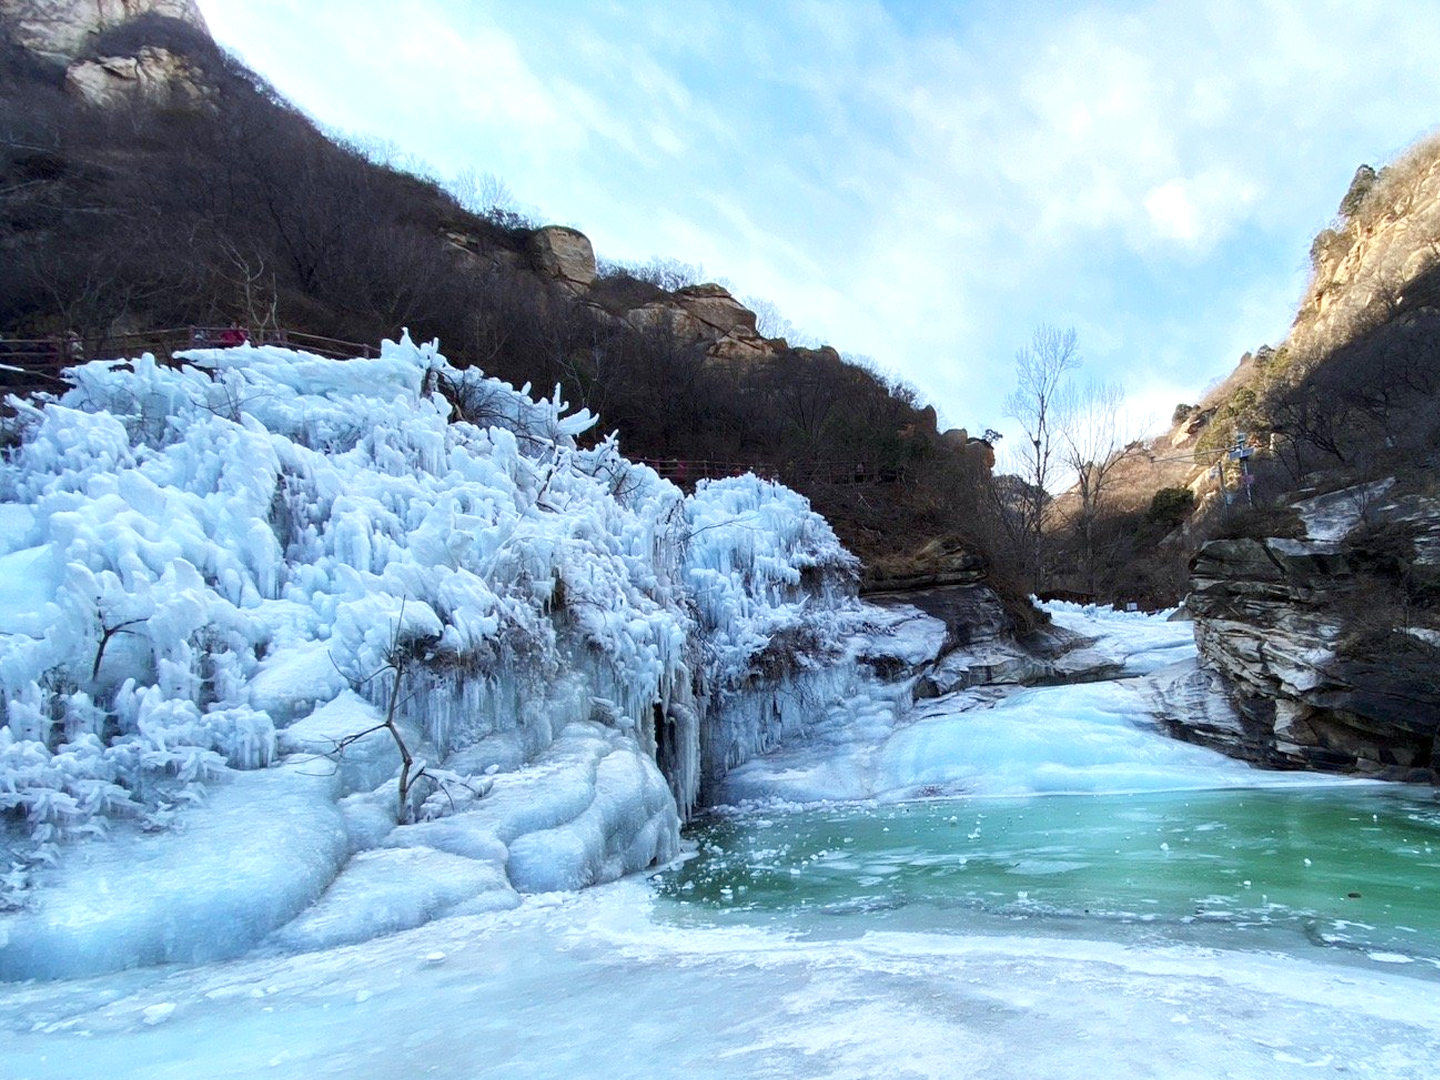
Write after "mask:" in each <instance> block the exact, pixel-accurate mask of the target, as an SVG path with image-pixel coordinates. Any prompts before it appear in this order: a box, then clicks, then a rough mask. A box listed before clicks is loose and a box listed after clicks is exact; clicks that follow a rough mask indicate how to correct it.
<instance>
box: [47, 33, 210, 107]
mask: <svg viewBox="0 0 1440 1080" xmlns="http://www.w3.org/2000/svg"><path fill="white" fill-rule="evenodd" d="M65 86H66V89H68V90H69V91H70V92H71V93H72V94H74V95H76V96H77V97H79V98H81V99H82V100H84V101H86V102H87V103H89V104H91V105H96V106H100V107H107V106H111V105H118V104H120V103H121V102H123V101H126V100H129V99H131V98H133V97H135V96H139V97H141V98H144V99H145V100H146V101H149V102H152V103H154V104H157V105H184V104H193V103H195V102H198V101H200V100H201V99H202V98H204V96H205V94H204V91H203V90H202V89H201V85H200V82H199V80H198V79H197V78H196V77H195V72H194V70H193V69H192V68H191V66H190V64H189V63H188V62H187V61H186V60H185V59H184V57H181V56H177V55H176V54H175V53H173V52H171V51H170V50H169V49H159V48H155V47H153V46H150V45H146V46H145V47H144V48H142V49H141V50H140V51H139V52H138V53H136V54H135V55H134V56H102V57H100V58H99V59H97V60H76V61H75V62H74V63H72V64H71V65H70V66H69V67H68V68H66V69H65Z"/></svg>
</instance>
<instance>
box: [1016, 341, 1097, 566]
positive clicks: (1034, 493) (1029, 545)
mask: <svg viewBox="0 0 1440 1080" xmlns="http://www.w3.org/2000/svg"><path fill="white" fill-rule="evenodd" d="M1079 366H1080V356H1079V352H1078V350H1077V348H1076V344H1075V329H1074V327H1069V328H1067V329H1064V330H1061V329H1059V328H1058V327H1054V326H1047V325H1041V326H1038V327H1036V329H1035V336H1034V337H1033V338H1032V339H1031V341H1030V344H1028V345H1026V346H1025V347H1024V348H1022V349H1020V350H1019V351H1018V352H1017V353H1016V354H1015V376H1016V386H1015V389H1014V390H1013V391H1012V392H1011V393H1010V396H1009V397H1007V398H1006V399H1005V415H1006V416H1009V417H1010V418H1012V419H1014V420H1016V421H1018V422H1019V424H1020V426H1021V428H1022V429H1023V431H1024V433H1025V439H1024V440H1023V441H1021V442H1020V448H1019V456H1020V470H1021V473H1020V478H1021V479H1022V480H1023V481H1024V487H1023V489H1022V495H1021V497H1020V498H1018V499H1016V500H1015V501H1014V503H1013V507H1014V512H1015V513H1017V514H1018V515H1019V521H1018V522H1017V524H1018V528H1017V530H1016V531H1017V532H1018V533H1019V535H1020V537H1021V542H1022V544H1023V546H1024V548H1025V552H1024V554H1025V559H1024V566H1025V572H1026V576H1027V577H1028V579H1029V581H1028V583H1029V585H1030V587H1031V588H1032V589H1037V590H1038V589H1040V588H1042V587H1043V586H1044V578H1045V507H1046V504H1047V503H1048V502H1049V500H1050V496H1049V492H1048V490H1047V488H1048V485H1050V484H1052V483H1054V481H1055V473H1056V469H1057V465H1058V464H1059V461H1060V455H1059V449H1060V445H1061V441H1062V440H1061V439H1060V437H1059V436H1060V433H1059V431H1058V425H1059V421H1060V419H1061V418H1060V415H1059V413H1060V411H1061V410H1060V406H1061V403H1062V398H1063V394H1064V386H1065V376H1066V375H1067V374H1068V373H1069V372H1071V371H1073V370H1074V369H1075V368H1077V367H1079Z"/></svg>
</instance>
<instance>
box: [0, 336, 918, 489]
mask: <svg viewBox="0 0 1440 1080" xmlns="http://www.w3.org/2000/svg"><path fill="white" fill-rule="evenodd" d="M241 343H249V344H252V345H284V346H287V347H289V348H295V349H300V350H303V351H304V352H309V353H314V354H315V355H317V356H325V357H329V358H331V359H334V360H347V359H350V358H351V357H356V356H365V357H371V356H378V355H379V354H380V351H379V350H378V349H377V348H376V347H375V346H374V345H365V344H362V343H361V342H358V341H344V340H342V339H340V338H331V337H324V336H322V335H320V334H307V333H305V332H303V331H299V330H283V329H273V330H251V329H249V328H244V327H236V326H180V327H173V328H171V329H168V330H150V331H146V332H143V333H138V334H110V335H106V336H103V337H91V338H82V337H80V336H79V335H76V334H66V335H55V336H52V337H43V338H17V337H12V336H9V335H0V390H8V391H11V392H14V393H21V394H24V393H27V392H34V391H38V390H61V389H64V388H65V386H66V385H67V383H66V380H65V378H64V370H65V369H66V368H67V367H71V366H72V365H75V364H80V363H83V362H84V361H85V360H86V359H87V358H101V359H107V360H110V359H117V360H118V359H126V358H129V357H134V356H139V355H141V354H142V353H147V352H148V353H153V354H154V355H155V357H156V359H158V360H161V361H165V362H169V361H171V360H173V358H174V355H175V354H176V353H177V352H183V351H184V350H186V349H209V348H225V347H227V346H233V345H239V344H241ZM636 460H638V461H640V462H642V463H643V464H646V465H649V466H650V467H651V468H652V469H654V470H655V471H656V472H658V473H659V474H660V475H661V476H663V477H665V479H667V480H671V481H673V482H675V483H677V484H679V485H681V486H682V487H690V486H693V485H694V484H695V483H696V482H697V481H699V480H717V479H720V478H722V477H726V476H739V475H741V474H742V473H747V472H753V473H755V474H756V475H757V476H762V477H764V478H765V479H767V480H780V481H783V482H784V483H787V484H792V485H798V486H801V487H803V486H806V485H810V484H836V485H844V484H899V483H904V482H905V481H906V480H907V479H908V476H907V473H906V470H905V468H904V466H900V465H891V464H888V463H886V462H878V461H786V462H784V463H783V464H781V463H775V462H768V461H720V460H715V459H709V458H698V459H697V458H673V457H672V458H638V459H636Z"/></svg>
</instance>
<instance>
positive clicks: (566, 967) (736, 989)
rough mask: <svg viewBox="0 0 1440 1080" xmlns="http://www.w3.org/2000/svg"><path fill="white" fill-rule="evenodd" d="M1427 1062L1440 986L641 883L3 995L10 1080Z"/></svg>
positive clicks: (535, 1078) (1251, 1071) (1145, 1071)
mask: <svg viewBox="0 0 1440 1080" xmlns="http://www.w3.org/2000/svg"><path fill="white" fill-rule="evenodd" d="M831 922H832V924H833V923H834V920H831ZM1437 1053H1440V995H1436V994H1435V993H1434V983H1433V982H1426V981H1422V980H1418V979H1414V978H1411V977H1408V976H1407V975H1406V974H1404V973H1401V972H1396V973H1393V974H1392V973H1390V972H1387V971H1383V970H1374V969H1370V970H1362V969H1357V968H1355V967H1345V966H1332V965H1327V964H1323V963H1314V962H1309V961H1305V960H1300V959H1295V958H1289V957H1285V956H1282V955H1266V954H1255V953H1238V952H1232V951H1226V950H1223V949H1218V948H1214V947H1208V946H1204V945H1188V946H1155V947H1140V946H1134V945H1122V944H1115V943H1107V942H1098V941H1086V940H1079V939H1061V938H1054V937H1050V938H1033V937H1022V936H1018V935H1006V934H1000V935H995V934H989V935H974V934H966V933H962V932H956V933H924V932H919V933H906V932H890V931H883V932H870V933H865V934H862V935H860V936H858V937H857V936H853V931H850V930H848V928H837V927H835V926H833V925H832V927H831V928H830V929H829V930H828V931H826V930H824V929H817V930H813V931H812V932H810V933H806V934H804V935H801V936H792V935H791V934H790V933H785V932H779V931H774V930H766V929H759V928H749V927H737V928H717V927H714V926H703V925H692V924H680V923H676V922H673V921H671V920H670V919H669V918H667V917H666V913H665V911H664V910H663V908H662V906H661V905H660V903H659V902H658V901H655V900H654V899H653V898H652V894H651V893H650V892H649V890H648V888H647V886H646V885H645V884H644V883H643V882H639V881H625V882H620V883H616V884H614V885H608V886H600V887H597V888H596V889H591V890H587V891H586V892H584V893H580V894H571V895H568V896H564V897H555V898H547V897H540V898H533V899H531V900H530V901H527V903H526V904H525V905H524V906H522V907H521V908H519V909H517V910H515V911H512V912H507V913H503V914H500V915H492V916H479V917H470V918H456V919H447V920H444V921H442V922H437V923H434V924H431V925H430V926H427V927H423V928H421V929H418V930H414V931H409V932H406V933H403V934H399V935H394V936H391V937H388V938H384V939H381V940H378V941H372V942H368V943H365V944H363V945H359V946H353V947H347V948H340V949H333V950H329V951H326V952H323V953H308V954H303V955H300V956H293V957H288V958H283V959H245V960H236V961H230V962H228V963H224V964H218V965H212V966H207V967H202V968H192V969H184V970H179V971H156V970H150V971H142V972H132V973H128V974H124V975H112V976H107V977H105V978H103V979H95V980H87V981H82V982H76V983H67V984H44V983H42V984H34V985H31V986H22V987H13V988H11V989H10V990H8V991H7V992H5V993H4V994H0V1073H3V1074H4V1075H5V1076H7V1077H13V1078H15V1080H59V1078H66V1080H70V1078H73V1077H77V1076H95V1075H104V1076H106V1077H108V1078H111V1080H130V1078H145V1080H157V1078H176V1080H179V1078H188V1077H193V1076H201V1075H203V1076H205V1077H207V1078H213V1080H223V1078H227V1077H235V1078H240V1077H259V1076H267V1077H277V1078H287V1077H294V1078H305V1080H309V1078H312V1077H317V1076H343V1077H347V1078H355V1080H366V1078H374V1080H392V1078H397V1077H411V1076H427V1075H436V1076H466V1077H525V1078H527V1080H546V1078H549V1077H555V1078H563V1080H570V1078H574V1077H605V1078H607V1080H610V1078H614V1080H621V1078H631V1077H633V1078H636V1080H641V1078H643V1080H655V1078H667V1077H675V1078H682V1077H683V1078H689V1080H696V1078H706V1077H715V1078H725V1080H729V1078H731V1077H736V1076H765V1077H785V1078H809V1077H813V1078H822V1077H823V1078H830V1080H837V1078H857V1080H858V1078H870V1077H886V1078H894V1080H922V1078H923V1080H958V1078H965V1077H977V1078H986V1080H1005V1078H1013V1080H1046V1078H1054V1080H1072V1078H1074V1080H1078V1078H1081V1077H1085V1078H1090V1077H1097V1076H1104V1077H1107V1078H1114V1080H1128V1078H1132V1077H1161V1078H1165V1080H1172V1078H1173V1080H1179V1078H1193V1080H1213V1078H1215V1077H1232V1078H1246V1080H1274V1078H1299V1077H1312V1076H1315V1075H1335V1074H1341V1075H1360V1076H1367V1077H1373V1078H1404V1080H1421V1078H1426V1077H1429V1076H1431V1075H1433V1062H1434V1060H1435V1058H1436V1054H1437Z"/></svg>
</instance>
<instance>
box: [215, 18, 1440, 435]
mask: <svg viewBox="0 0 1440 1080" xmlns="http://www.w3.org/2000/svg"><path fill="white" fill-rule="evenodd" d="M199 2H200V7H201V8H202V10H203V11H204V13H205V15H206V17H207V19H208V20H209V22H210V27H211V30H212V32H213V33H214V34H215V36H216V38H217V39H218V40H219V41H220V42H221V43H222V44H224V45H226V46H228V47H230V48H231V49H233V50H234V51H236V52H237V53H238V54H239V55H240V56H241V57H242V58H244V59H245V60H246V61H247V62H248V63H249V64H250V65H251V66H252V67H254V68H256V69H257V70H259V71H260V72H261V73H262V74H263V75H265V76H266V77H267V78H268V79H270V80H271V81H272V82H273V83H274V84H275V85H276V86H277V87H278V88H279V89H280V90H281V92H283V93H284V94H286V95H287V96H288V97H290V98H291V99H292V100H294V101H295V102H296V103H298V104H299V105H300V106H301V107H302V108H304V109H306V110H307V111H308V112H309V113H310V114H311V115H313V116H314V117H316V118H317V119H318V120H319V121H321V122H322V123H324V124H327V125H330V126H333V127H336V128H339V129H341V130H343V131H346V132H351V133H354V134H358V135H365V136H370V137H374V138H378V139H382V140H391V141H393V142H394V143H396V144H398V145H399V146H400V147H402V148H403V149H404V150H406V151H408V152H410V153H413V154H414V155H416V157H418V158H420V159H423V160H424V161H426V162H428V163H429V164H430V165H431V166H432V167H433V168H434V170H435V171H436V172H437V173H438V174H440V175H441V176H451V175H454V174H456V173H459V172H461V171H462V170H465V169H474V170H476V171H478V172H492V173H494V174H495V175H497V176H499V177H500V178H501V179H503V180H504V181H505V182H506V184H508V185H509V187H510V188H511V189H512V190H513V191H514V193H515V194H516V196H517V197H518V199H519V200H520V202H522V203H523V204H526V205H528V206H530V207H533V208H534V209H535V210H537V211H538V213H539V216H541V217H542V218H544V219H545V220H547V221H554V222H560V223H564V224H570V225H574V226H576V227H578V228H580V229H582V230H584V231H585V232H586V233H587V234H588V235H589V236H590V237H591V239H592V240H593V241H594V243H595V247H596V250H597V251H598V253H599V254H600V255H601V256H602V257H608V258H612V259H621V260H644V259H647V258H649V257H650V256H652V255H664V256H674V257H676V258H679V259H681V260H683V261H685V262H689V263H699V264H702V265H703V267H704V269H705V271H706V275H707V276H709V277H724V278H726V279H728V280H729V282H731V283H732V284H733V286H734V288H735V290H736V292H737V293H739V294H741V295H745V296H759V297H765V298H768V299H769V300H771V301H773V302H774V303H775V304H777V305H778V306H779V307H780V309H781V310H782V311H783V312H784V314H785V315H786V316H787V317H788V318H790V319H791V320H792V321H793V322H794V323H795V324H796V325H797V326H798V327H801V328H803V329H804V330H805V331H807V332H808V333H809V334H811V335H812V336H814V337H816V338H819V339H822V340H825V341H828V342H830V343H832V344H834V345H835V346H836V347H837V348H839V349H840V350H841V351H842V352H846V353H858V354H864V355H868V356H870V357H872V358H873V359H874V360H875V361H876V362H877V363H878V364H879V365H880V366H881V367H882V368H884V369H887V370H890V371H893V372H896V373H898V374H900V375H901V376H903V377H904V378H906V379H908V380H909V381H910V382H912V383H913V384H915V386H916V387H917V388H918V389H919V390H920V392H921V394H922V395H923V396H924V397H925V398H926V399H927V400H928V401H930V402H932V403H934V404H935V405H936V406H937V407H938V408H939V410H940V412H941V416H942V420H943V421H944V422H945V423H947V424H948V425H953V426H967V427H969V428H970V429H971V430H972V431H973V430H978V429H980V428H983V427H986V426H994V427H997V428H999V429H1000V430H1001V431H1006V430H1007V429H1008V428H1010V427H1011V426H1012V425H1011V424H1010V423H1009V422H1007V421H1006V420H1005V419H1004V417H1003V416H1002V412H1003V408H1002V401H1003V399H1004V396H1005V394H1006V393H1007V392H1008V391H1009V389H1010V387H1011V384H1012V381H1013V369H1014V353H1015V350H1016V349H1017V348H1019V347H1020V346H1021V345H1023V344H1024V343H1025V342H1026V341H1027V340H1028V339H1029V337H1030V334H1031V333H1032V331H1033V329H1034V327H1035V326H1036V325H1037V324H1039V323H1042V322H1048V323H1052V324H1056V325H1060V326H1074V327H1075V328H1076V329H1077V331H1078V333H1079V340H1080V346H1081V352H1082V355H1083V356H1084V358H1085V366H1084V369H1083V370H1084V373H1085V374H1089V375H1093V376H1096V377H1102V378H1108V379H1116V380H1120V381H1122V382H1123V383H1124V385H1125V386H1126V388H1127V390H1128V392H1129V395H1130V398H1131V401H1132V409H1133V410H1134V411H1135V412H1137V413H1140V414H1148V415H1152V416H1154V417H1156V418H1157V419H1168V416H1169V413H1170V409H1171V407H1172V406H1173V405H1174V404H1175V403H1177V402H1179V401H1181V400H1194V399H1196V398H1197V397H1198V396H1199V395H1200V394H1201V393H1202V392H1203V390H1204V388H1205V387H1206V385H1207V383H1209V382H1211V381H1213V380H1215V379H1217V378H1219V377H1221V376H1223V375H1224V374H1226V373H1227V372H1228V371H1229V370H1230V369H1231V368H1232V367H1233V366H1234V364H1235V361H1236V360H1237V359H1238V358H1239V356H1240V354H1241V353H1242V352H1243V351H1245V350H1246V349H1248V348H1253V347H1255V346H1257V345H1259V344H1262V343H1265V342H1274V341H1277V340H1278V339H1279V338H1280V337H1281V336H1283V334H1284V332H1285V330H1286V327H1287V326H1288V324H1289V321H1290V319H1291V317H1292V315H1293V313H1294V309H1295V306H1296V303H1297V302H1298V300H1299V298H1300V293H1301V290H1302V289H1303V287H1304V283H1305V277H1306V272H1307V269H1308V258H1307V252H1308V250H1309V243H1310V239H1311V237H1312V236H1313V235H1314V234H1315V233H1316V232H1317V231H1318V230H1319V229H1321V228H1322V227H1324V226H1325V225H1326V224H1327V222H1328V221H1329V219H1330V218H1331V217H1332V215H1333V214H1334V212H1335V208H1336V206H1337V205H1338V203H1339V201H1340V197H1341V196H1342V195H1343V194H1344V192H1345V189H1346V186H1347V185H1348V183H1349V180H1350V177H1351V175H1352V173H1353V172H1354V169H1355V167H1356V166H1357V165H1358V164H1359V163H1361V162H1362V161H1363V162H1369V163H1374V164H1380V163H1382V162H1383V161H1385V160H1388V159H1389V158H1391V157H1393V156H1394V155H1396V154H1397V153H1399V152H1400V151H1401V150H1403V149H1404V147H1405V146H1406V145H1408V144H1409V143H1410V142H1412V141H1413V140H1414V139H1415V138H1417V137H1418V136H1420V135H1421V134H1423V133H1425V132H1427V131H1428V130H1430V129H1431V128H1432V127H1433V126H1434V125H1436V123H1437V122H1440V4H1434V3H1431V2H1423V3H1406V2H1403V0H1388V2H1385V3H1375V4H1365V3H1360V2H1346V3H1340V2H1327V0H1293V2H1284V0H1273V2H1266V0H1244V2H1241V0H1191V2H1185V3H1077V4H1059V3H1043V4H1042V3H1027V2H1024V0H1020V2H1012V3H991V2H988V0H982V2H975V3H921V2H916V0H907V2H892V3H878V2H853V3H851V2H845V3H821V2H818V0H773V2H769V3H764V2H745V0H694V2H692V0H686V2H684V3H680V2H669V3H667V2H648V0H647V2H634V3H630V2H619V0H616V2H600V0H592V2H582V0H544V2H541V0H533V2H530V0H508V2H489V0H466V2H462V0H409V2H394V0H390V2H379V0H347V2H345V3H338V2H329V0H305V2H296V0H199Z"/></svg>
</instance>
